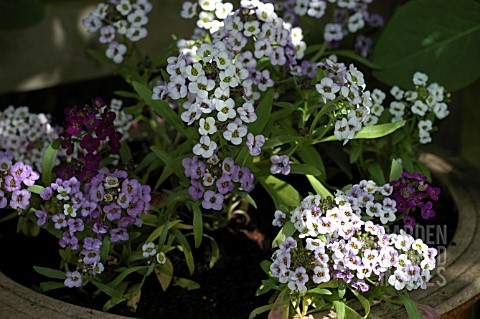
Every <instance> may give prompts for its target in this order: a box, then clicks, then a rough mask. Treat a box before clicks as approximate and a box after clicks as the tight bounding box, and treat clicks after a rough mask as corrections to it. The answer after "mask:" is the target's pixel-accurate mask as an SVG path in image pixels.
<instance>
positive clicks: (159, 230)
mask: <svg viewBox="0 0 480 319" xmlns="http://www.w3.org/2000/svg"><path fill="white" fill-rule="evenodd" d="M178 223H180V220H172V221H171V222H169V223H168V227H165V224H163V225H160V226H158V227H157V228H155V230H154V231H153V232H152V233H151V234H150V236H148V238H147V239H146V240H145V242H147V243H150V242H152V241H154V240H155V239H157V238H158V237H161V235H163V233H165V237H166V234H167V232H168V230H169V229H170V228H172V227H174V226H175V225H177V224H178ZM160 242H161V245H163V243H164V242H165V239H164V240H163V241H162V240H161V241H160Z"/></svg>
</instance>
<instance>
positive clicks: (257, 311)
mask: <svg viewBox="0 0 480 319" xmlns="http://www.w3.org/2000/svg"><path fill="white" fill-rule="evenodd" d="M272 307H273V304H270V305H265V306H261V307H258V308H255V309H253V310H252V312H250V315H249V316H248V319H253V318H255V317H256V316H258V315H259V314H261V313H264V312H267V311H269V310H270V309H272Z"/></svg>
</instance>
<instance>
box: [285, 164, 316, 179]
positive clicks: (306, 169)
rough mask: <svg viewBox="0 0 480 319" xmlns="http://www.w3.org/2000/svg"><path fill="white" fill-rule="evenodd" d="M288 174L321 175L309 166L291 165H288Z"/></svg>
mask: <svg viewBox="0 0 480 319" xmlns="http://www.w3.org/2000/svg"><path fill="white" fill-rule="evenodd" d="M290 174H300V175H307V174H309V175H314V176H319V175H322V172H320V170H318V169H317V168H315V167H313V166H311V165H309V164H301V163H292V164H290Z"/></svg>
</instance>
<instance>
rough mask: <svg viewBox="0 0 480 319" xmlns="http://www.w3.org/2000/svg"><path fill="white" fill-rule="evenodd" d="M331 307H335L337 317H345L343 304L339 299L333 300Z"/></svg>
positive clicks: (343, 318)
mask: <svg viewBox="0 0 480 319" xmlns="http://www.w3.org/2000/svg"><path fill="white" fill-rule="evenodd" d="M333 307H335V312H336V313H337V319H345V304H344V303H343V302H341V301H337V300H334V301H333Z"/></svg>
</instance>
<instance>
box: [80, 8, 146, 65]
mask: <svg viewBox="0 0 480 319" xmlns="http://www.w3.org/2000/svg"><path fill="white" fill-rule="evenodd" d="M150 11H152V4H151V3H150V2H149V1H148V0H110V1H108V3H99V4H98V5H97V7H96V8H95V10H94V11H93V12H91V13H90V15H89V16H88V17H87V18H85V19H83V21H82V23H83V26H84V27H85V28H86V29H87V30H88V32H90V33H96V32H98V31H100V38H99V41H100V43H103V44H108V47H107V50H106V52H105V54H106V56H107V57H108V58H110V59H112V60H113V62H115V63H117V64H119V63H122V62H123V59H124V56H125V54H126V53H127V51H128V47H127V44H126V43H127V41H126V39H127V40H129V41H131V42H137V41H139V40H141V39H143V38H145V37H146V36H147V34H148V32H147V29H146V28H145V26H146V24H147V23H148V17H147V14H148V13H149V12H150ZM119 38H120V39H119Z"/></svg>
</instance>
